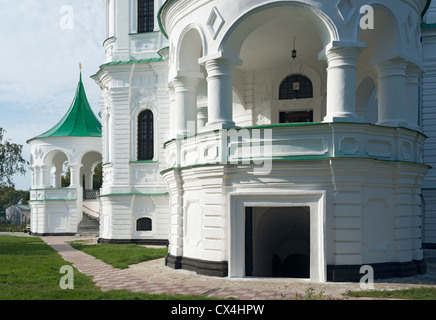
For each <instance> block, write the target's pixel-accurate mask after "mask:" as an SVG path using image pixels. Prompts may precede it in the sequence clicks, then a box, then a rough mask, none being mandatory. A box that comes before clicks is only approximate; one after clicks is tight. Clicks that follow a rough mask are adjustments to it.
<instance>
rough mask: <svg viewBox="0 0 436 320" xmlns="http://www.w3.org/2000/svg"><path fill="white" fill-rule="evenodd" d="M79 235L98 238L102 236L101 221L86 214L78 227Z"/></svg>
mask: <svg viewBox="0 0 436 320" xmlns="http://www.w3.org/2000/svg"><path fill="white" fill-rule="evenodd" d="M77 234H78V235H81V236H85V235H86V236H88V235H92V236H98V235H99V234H100V221H99V220H98V219H97V218H95V217H92V216H90V215H88V214H87V213H85V212H84V213H83V218H82V221H80V223H79V225H78V226H77Z"/></svg>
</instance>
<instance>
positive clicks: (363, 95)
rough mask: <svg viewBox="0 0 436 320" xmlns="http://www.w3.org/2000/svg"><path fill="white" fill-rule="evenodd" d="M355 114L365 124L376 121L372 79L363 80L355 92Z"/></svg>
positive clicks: (376, 106) (374, 93) (376, 109)
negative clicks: (363, 120)
mask: <svg viewBox="0 0 436 320" xmlns="http://www.w3.org/2000/svg"><path fill="white" fill-rule="evenodd" d="M356 114H357V116H358V117H360V118H362V119H365V122H367V123H373V124H375V123H377V121H378V101H377V89H376V86H375V83H374V81H373V80H372V78H370V77H367V78H365V79H364V80H363V81H362V82H361V83H360V85H359V86H358V88H357V91H356Z"/></svg>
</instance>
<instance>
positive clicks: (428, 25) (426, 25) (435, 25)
mask: <svg viewBox="0 0 436 320" xmlns="http://www.w3.org/2000/svg"><path fill="white" fill-rule="evenodd" d="M431 1H432V0H427V4H426V5H425V8H424V11H423V12H422V14H421V18H424V16H425V14H426V13H427V11H428V9H429V8H430V5H431ZM421 28H423V29H434V28H436V23H424V22H423V23H421Z"/></svg>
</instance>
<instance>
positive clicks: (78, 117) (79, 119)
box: [33, 73, 101, 139]
mask: <svg viewBox="0 0 436 320" xmlns="http://www.w3.org/2000/svg"><path fill="white" fill-rule="evenodd" d="M47 137H101V123H100V121H99V120H98V119H97V117H96V116H95V114H94V112H93V111H92V109H91V107H90V106H89V102H88V99H87V97H86V93H85V88H84V87H83V83H82V73H80V79H79V83H78V85H77V90H76V95H75V97H74V100H73V102H72V103H71V106H70V108H69V109H68V111H67V113H66V114H65V115H64V116H63V118H62V119H61V120H60V121H59V122H58V123H57V124H56V125H55V126H54V127H53V128H51V129H50V130H48V131H46V132H44V133H43V134H41V135H39V136H37V137H35V138H33V139H37V138H47Z"/></svg>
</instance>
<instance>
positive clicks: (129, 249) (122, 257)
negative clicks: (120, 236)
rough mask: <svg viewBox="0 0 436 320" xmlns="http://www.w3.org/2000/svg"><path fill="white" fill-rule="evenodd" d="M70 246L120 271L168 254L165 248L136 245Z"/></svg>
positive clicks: (74, 243) (72, 244)
mask: <svg viewBox="0 0 436 320" xmlns="http://www.w3.org/2000/svg"><path fill="white" fill-rule="evenodd" d="M70 245H71V246H72V247H73V248H75V249H78V250H82V251H83V252H85V253H88V254H90V255H92V256H94V257H96V258H97V259H100V260H102V261H104V262H106V263H108V264H110V265H112V266H113V267H115V268H120V269H125V268H128V267H129V265H131V264H136V263H140V262H144V261H149V260H153V259H159V258H163V257H165V255H166V254H167V253H168V249H167V248H162V249H155V248H147V247H144V246H141V245H138V244H113V243H101V244H97V245H86V244H81V243H80V242H72V243H70Z"/></svg>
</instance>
